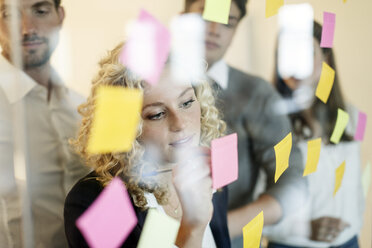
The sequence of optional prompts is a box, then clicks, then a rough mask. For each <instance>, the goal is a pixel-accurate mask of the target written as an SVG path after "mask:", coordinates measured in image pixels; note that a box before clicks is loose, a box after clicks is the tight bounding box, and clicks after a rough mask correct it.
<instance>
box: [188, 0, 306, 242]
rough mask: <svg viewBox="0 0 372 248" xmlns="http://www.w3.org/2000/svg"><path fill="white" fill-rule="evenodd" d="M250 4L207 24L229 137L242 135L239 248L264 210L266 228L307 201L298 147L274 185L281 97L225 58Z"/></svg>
mask: <svg viewBox="0 0 372 248" xmlns="http://www.w3.org/2000/svg"><path fill="white" fill-rule="evenodd" d="M204 3H205V1H204V0H186V1H185V12H186V13H189V12H196V13H202V12H203V10H204ZM246 4H247V1H246V0H233V1H231V9H230V13H229V22H228V24H226V25H225V24H220V23H215V22H209V21H206V36H205V50H206V60H207V62H208V64H209V69H208V73H207V74H208V76H209V78H210V79H211V81H213V82H212V85H213V87H214V89H215V91H216V98H217V100H216V101H217V107H218V108H219V109H220V110H221V111H222V115H223V118H224V120H225V121H226V124H227V127H228V133H232V132H236V133H237V134H238V151H239V177H238V180H237V181H235V182H233V183H232V184H230V185H229V186H228V187H229V213H228V223H229V232H230V236H231V238H232V239H233V243H232V245H233V246H234V247H242V245H243V239H242V228H243V227H244V226H245V225H246V224H248V223H249V222H250V221H251V220H252V219H253V218H254V217H255V216H256V215H257V214H258V213H260V212H261V211H262V210H263V212H264V223H265V225H271V224H275V223H277V222H278V221H280V220H281V219H282V218H284V217H285V216H286V215H287V214H288V213H290V212H291V211H295V210H296V209H297V208H298V207H300V206H301V205H302V203H303V202H305V199H306V197H307V188H306V180H305V179H303V178H302V172H301V169H302V157H301V153H300V151H299V149H298V148H297V147H296V146H295V145H294V146H293V149H292V151H291V157H290V166H289V168H288V170H287V171H286V172H285V173H284V174H283V175H282V176H281V178H280V179H279V180H278V182H277V183H274V175H275V168H276V163H275V153H274V146H275V145H276V144H277V143H279V142H280V141H281V140H282V139H283V138H284V137H285V136H286V135H287V134H288V133H289V132H291V124H290V122H289V119H288V117H287V116H285V115H278V114H277V113H276V112H275V104H276V102H278V101H279V100H280V96H279V94H278V93H277V92H275V90H274V89H273V87H272V86H271V85H270V84H269V83H268V82H266V81H264V80H263V79H261V78H258V77H255V76H252V75H249V74H246V73H244V72H242V71H240V70H237V69H235V68H233V67H231V66H229V65H227V64H226V62H225V61H224V60H223V57H224V55H225V53H226V51H227V49H228V48H229V46H230V44H231V41H232V39H233V37H234V35H235V32H236V30H237V27H238V25H239V23H240V22H241V20H242V19H243V17H244V16H245V14H246ZM261 170H262V171H264V172H265V174H266V176H267V177H266V178H267V184H266V185H267V187H266V188H265V190H264V192H263V194H262V195H260V196H259V197H258V199H256V200H254V199H253V192H254V189H255V187H256V183H257V178H258V174H259V172H260V171H261Z"/></svg>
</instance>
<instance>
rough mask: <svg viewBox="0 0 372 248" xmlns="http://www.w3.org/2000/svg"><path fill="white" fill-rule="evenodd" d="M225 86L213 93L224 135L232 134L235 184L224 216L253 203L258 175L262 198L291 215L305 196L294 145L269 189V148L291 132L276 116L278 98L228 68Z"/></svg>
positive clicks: (271, 166)
mask: <svg viewBox="0 0 372 248" xmlns="http://www.w3.org/2000/svg"><path fill="white" fill-rule="evenodd" d="M228 81H229V84H228V87H227V89H221V88H219V89H216V95H217V97H216V103H217V104H216V105H217V107H218V108H219V109H220V110H221V112H222V114H223V119H224V121H226V124H227V127H228V130H227V133H234V132H236V133H237V134H238V156H239V178H238V180H236V181H235V182H233V183H231V184H229V185H228V188H229V210H232V209H236V208H239V207H242V206H244V205H246V204H249V203H251V202H252V201H253V193H254V189H255V186H256V184H257V178H258V175H259V171H260V170H264V172H265V174H266V179H267V181H266V191H265V193H266V194H269V195H271V196H273V197H274V198H275V199H277V200H278V201H279V203H280V205H281V206H282V209H283V212H284V214H287V213H290V212H292V211H295V210H296V209H297V207H299V206H301V205H300V204H301V203H303V202H304V201H303V202H301V200H300V199H305V198H306V197H305V196H306V194H307V184H306V180H305V179H304V178H303V177H302V171H303V166H302V156H301V152H300V150H299V149H298V147H297V146H296V144H293V146H292V151H291V156H290V161H289V164H290V166H289V168H288V169H287V170H286V171H285V172H284V173H283V175H282V176H281V177H280V179H279V180H278V182H277V183H274V177H275V170H276V162H275V152H274V146H275V145H276V144H277V143H278V142H280V141H281V140H282V139H283V138H284V137H285V136H286V135H287V134H288V133H289V132H291V123H290V121H289V118H288V117H287V116H286V115H283V114H278V111H277V106H278V104H279V103H280V102H281V100H282V98H281V97H280V96H279V94H278V93H277V92H276V91H275V89H274V88H273V87H272V86H271V85H270V84H269V83H268V82H266V81H264V80H263V79H261V78H258V77H255V76H252V75H249V74H246V73H243V72H242V71H239V70H237V69H234V68H232V67H229V75H228Z"/></svg>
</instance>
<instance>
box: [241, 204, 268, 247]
mask: <svg viewBox="0 0 372 248" xmlns="http://www.w3.org/2000/svg"><path fill="white" fill-rule="evenodd" d="M263 225H264V214H263V211H261V213H259V214H258V215H257V216H256V217H255V218H254V219H253V220H251V222H249V223H248V224H247V225H246V226H244V227H243V247H244V248H259V247H260V243H261V236H262V228H263Z"/></svg>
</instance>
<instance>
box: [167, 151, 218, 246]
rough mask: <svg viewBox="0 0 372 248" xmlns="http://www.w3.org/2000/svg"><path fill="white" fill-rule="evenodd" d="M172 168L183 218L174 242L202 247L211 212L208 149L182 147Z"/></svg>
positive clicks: (179, 244)
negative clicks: (184, 148)
mask: <svg viewBox="0 0 372 248" xmlns="http://www.w3.org/2000/svg"><path fill="white" fill-rule="evenodd" d="M181 153H182V154H180V156H178V158H179V159H177V166H176V167H175V168H174V169H173V184H174V186H175V189H176V192H177V195H178V198H179V201H180V203H181V206H182V212H183V215H182V220H181V226H180V231H179V234H178V237H177V242H176V244H177V245H178V246H180V247H201V242H202V239H203V235H204V231H205V228H206V226H207V225H208V223H209V222H210V220H211V218H212V214H213V204H212V195H213V193H212V192H213V191H212V179H211V176H210V150H209V149H208V148H197V149H192V150H187V151H185V150H182V151H181Z"/></svg>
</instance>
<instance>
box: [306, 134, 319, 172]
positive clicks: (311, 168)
mask: <svg viewBox="0 0 372 248" xmlns="http://www.w3.org/2000/svg"><path fill="white" fill-rule="evenodd" d="M321 144H322V139H321V138H318V139H314V140H310V141H308V142H307V159H306V166H305V170H304V174H303V176H307V175H309V174H311V173H314V172H315V171H316V170H317V167H318V163H319V156H320V147H321Z"/></svg>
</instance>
